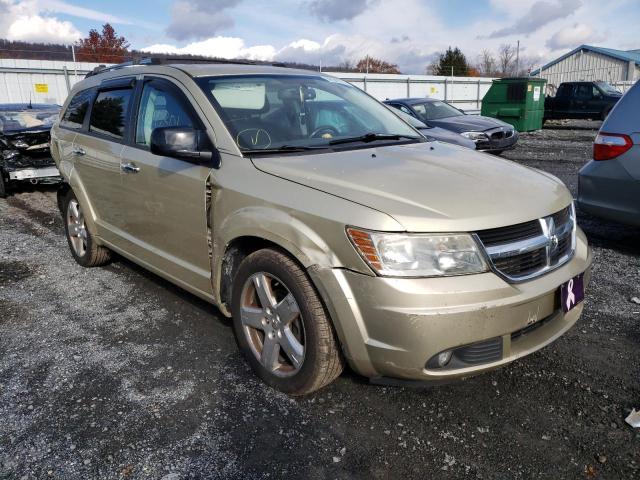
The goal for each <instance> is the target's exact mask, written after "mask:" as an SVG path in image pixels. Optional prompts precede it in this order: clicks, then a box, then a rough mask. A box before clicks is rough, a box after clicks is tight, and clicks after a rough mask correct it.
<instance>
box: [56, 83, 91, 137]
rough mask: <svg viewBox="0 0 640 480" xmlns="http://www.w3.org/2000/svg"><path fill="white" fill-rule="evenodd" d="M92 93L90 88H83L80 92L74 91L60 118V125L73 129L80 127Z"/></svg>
mask: <svg viewBox="0 0 640 480" xmlns="http://www.w3.org/2000/svg"><path fill="white" fill-rule="evenodd" d="M92 95H93V91H92V90H83V91H82V92H78V93H76V94H75V95H74V96H73V98H72V99H71V101H70V102H69V106H67V109H66V110H65V112H64V115H63V116H62V120H60V126H62V127H66V128H73V129H75V130H79V129H81V128H82V124H83V123H84V117H85V115H86V113H87V110H88V109H89V102H90V101H91V97H92Z"/></svg>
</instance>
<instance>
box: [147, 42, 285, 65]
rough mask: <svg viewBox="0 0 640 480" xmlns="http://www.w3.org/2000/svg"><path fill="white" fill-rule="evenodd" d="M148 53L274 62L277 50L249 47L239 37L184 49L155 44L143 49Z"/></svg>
mask: <svg viewBox="0 0 640 480" xmlns="http://www.w3.org/2000/svg"><path fill="white" fill-rule="evenodd" d="M141 50H142V51H143V52H148V53H171V54H177V55H179V54H182V55H185V54H188V55H205V56H209V57H219V58H246V59H250V60H267V61H268V60H273V58H274V56H275V53H276V49H275V47H273V46H272V45H255V46H251V47H247V46H246V45H245V43H244V40H243V39H241V38H238V37H222V36H218V37H212V38H208V39H207V40H203V41H201V42H193V43H190V44H188V45H186V46H184V47H176V46H174V45H169V44H155V45H151V46H149V47H145V48H142V49H141Z"/></svg>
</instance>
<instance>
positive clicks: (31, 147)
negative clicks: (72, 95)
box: [0, 103, 61, 197]
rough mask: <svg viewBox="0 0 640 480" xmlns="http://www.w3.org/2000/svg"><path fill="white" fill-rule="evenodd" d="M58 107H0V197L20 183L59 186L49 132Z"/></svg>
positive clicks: (49, 105)
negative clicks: (54, 184) (53, 184)
mask: <svg viewBox="0 0 640 480" xmlns="http://www.w3.org/2000/svg"><path fill="white" fill-rule="evenodd" d="M59 113H60V107H59V106H58V105H51V104H15V103H14V104H0V197H5V196H6V195H7V191H8V190H9V189H10V188H13V187H19V185H20V184H21V183H24V182H30V183H33V184H35V183H57V182H59V181H60V180H61V178H60V173H59V172H58V169H57V168H56V166H55V163H54V162H53V159H52V158H51V152H50V150H49V142H50V140H51V137H50V133H49V132H50V130H51V125H52V124H53V122H54V120H55V119H56V118H57V117H58V115H59Z"/></svg>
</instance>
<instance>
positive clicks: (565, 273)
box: [310, 229, 592, 380]
mask: <svg viewBox="0 0 640 480" xmlns="http://www.w3.org/2000/svg"><path fill="white" fill-rule="evenodd" d="M591 260H592V257H591V251H590V249H589V247H588V245H587V241H586V237H585V236H584V233H582V231H581V230H579V229H578V234H577V246H576V253H575V255H574V257H573V258H572V260H571V261H569V262H568V263H566V264H565V265H563V266H562V267H560V268H558V269H556V270H554V271H552V272H550V273H548V274H546V275H543V276H541V277H538V278H536V279H534V280H531V281H528V282H524V283H518V284H511V283H507V282H505V281H504V280H502V279H501V278H499V277H498V276H497V275H495V274H493V273H484V274H479V275H467V276H458V277H444V278H421V279H399V278H382V277H373V276H367V275H362V274H359V273H355V272H352V271H349V270H344V269H311V270H310V274H311V276H312V278H313V280H314V282H315V284H316V285H317V286H318V289H319V291H320V293H321V295H322V297H323V299H324V301H325V304H326V305H327V307H328V309H329V312H330V314H331V316H332V318H333V321H334V325H335V326H336V330H337V332H338V336H339V338H340V340H341V343H342V346H343V349H344V352H345V356H346V357H347V359H348V360H349V362H350V364H351V366H352V368H353V369H354V370H356V371H357V372H359V373H360V374H362V375H365V376H367V377H372V378H375V377H395V378H402V379H412V380H446V379H450V378H458V377H466V376H471V375H474V374H477V373H480V372H482V371H486V370H490V369H493V368H496V367H498V366H500V365H503V364H505V363H508V362H511V361H513V360H515V359H517V358H519V357H522V356H525V355H528V354H530V353H532V352H534V351H536V350H538V349H540V348H542V347H544V346H545V345H548V344H549V343H551V342H552V341H554V340H555V339H557V338H558V337H559V336H561V335H562V334H563V333H564V332H566V331H567V330H568V329H569V328H571V326H572V325H573V324H574V323H575V322H576V321H577V320H578V318H579V317H580V314H581V313H582V308H583V305H582V304H580V305H578V306H576V307H575V308H574V309H573V310H571V311H570V312H568V313H567V314H564V313H563V312H562V310H561V309H560V308H559V305H558V300H557V295H558V293H557V292H558V289H559V286H560V285H561V284H562V283H564V282H566V281H568V280H569V279H571V278H573V277H574V276H576V275H579V274H581V273H585V278H584V284H585V287H586V286H587V284H588V282H589V279H590V273H591V268H590V265H591ZM531 325H535V327H537V328H534V327H531ZM496 338H499V342H501V347H502V348H501V353H500V357H499V358H498V359H494V360H492V361H490V362H487V363H482V364H474V365H471V366H464V365H463V366H460V368H444V369H438V368H428V367H427V366H426V364H427V362H428V360H429V359H431V358H432V357H434V356H435V355H437V354H438V353H440V352H442V351H444V350H447V349H454V348H456V347H462V346H467V345H471V344H477V343H478V342H484V341H489V340H491V341H495V339H496Z"/></svg>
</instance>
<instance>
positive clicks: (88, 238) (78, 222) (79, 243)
mask: <svg viewBox="0 0 640 480" xmlns="http://www.w3.org/2000/svg"><path fill="white" fill-rule="evenodd" d="M63 215H64V230H65V233H66V236H67V242H68V243H69V249H70V250H71V254H72V255H73V258H74V259H75V260H76V262H78V263H79V264H80V265H82V266H83V267H98V266H100V265H104V264H106V263H107V262H108V261H109V260H110V258H111V252H110V251H109V250H108V249H106V248H105V247H101V246H100V245H97V244H96V243H95V241H94V239H93V237H92V235H91V233H90V232H89V230H88V229H87V226H86V223H85V219H84V211H83V209H82V206H81V205H80V202H78V199H77V198H76V196H75V195H74V194H73V191H71V190H69V191H68V192H67V195H66V196H65V198H64V201H63Z"/></svg>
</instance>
